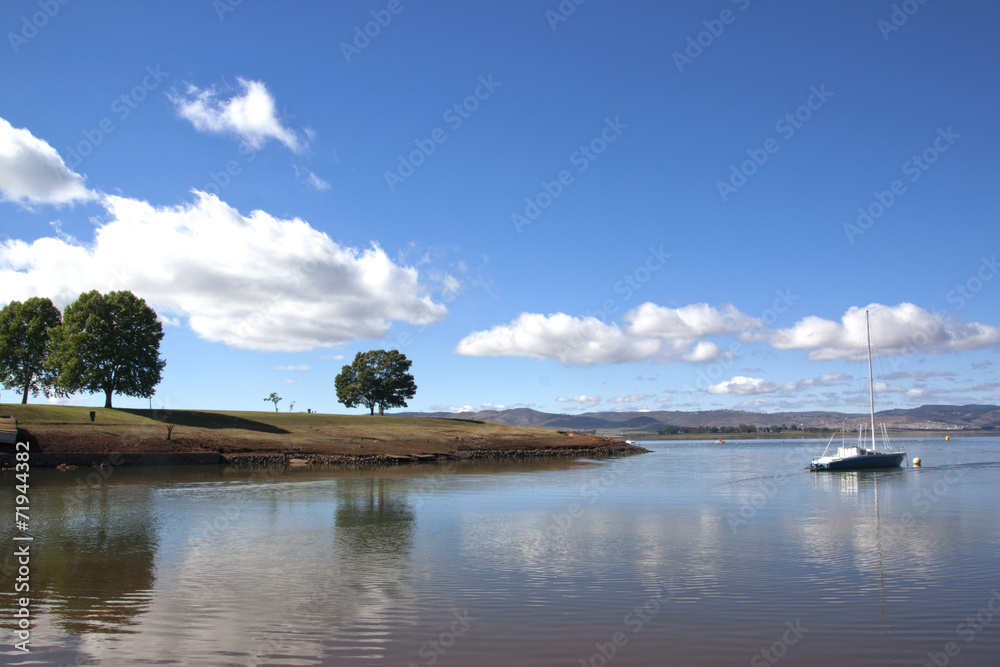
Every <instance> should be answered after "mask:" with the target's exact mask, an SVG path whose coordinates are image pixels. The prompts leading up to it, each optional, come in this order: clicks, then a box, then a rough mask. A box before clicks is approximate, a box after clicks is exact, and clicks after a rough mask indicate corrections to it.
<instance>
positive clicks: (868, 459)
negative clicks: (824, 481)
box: [809, 452, 906, 472]
mask: <svg viewBox="0 0 1000 667" xmlns="http://www.w3.org/2000/svg"><path fill="white" fill-rule="evenodd" d="M904 458H906V453H905V452H888V453H868V454H858V455H857V456H845V457H835V456H829V457H821V458H818V459H816V460H815V461H813V462H812V465H810V466H809V469H810V470H812V471H814V472H827V471H829V472H836V471H838V470H883V469H885V468H898V467H899V466H900V465H902V463H903V459H904Z"/></svg>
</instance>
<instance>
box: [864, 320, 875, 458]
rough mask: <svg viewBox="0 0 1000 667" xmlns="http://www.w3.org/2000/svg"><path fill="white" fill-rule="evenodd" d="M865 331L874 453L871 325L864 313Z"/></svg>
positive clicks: (873, 377) (873, 387) (873, 376)
mask: <svg viewBox="0 0 1000 667" xmlns="http://www.w3.org/2000/svg"><path fill="white" fill-rule="evenodd" d="M865 329H866V331H867V334H868V397H869V398H870V399H871V406H872V451H873V452H874V451H875V374H874V373H872V325H871V322H870V320H869V319H868V311H867V310H866V311H865Z"/></svg>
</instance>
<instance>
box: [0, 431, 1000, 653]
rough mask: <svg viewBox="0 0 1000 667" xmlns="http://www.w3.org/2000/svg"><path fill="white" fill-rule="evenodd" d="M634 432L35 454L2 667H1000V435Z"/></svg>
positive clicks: (9, 507)
mask: <svg viewBox="0 0 1000 667" xmlns="http://www.w3.org/2000/svg"><path fill="white" fill-rule="evenodd" d="M646 445H647V447H649V448H652V449H654V450H655V451H654V452H653V453H651V454H645V455H641V456H634V457H628V458H622V459H609V460H602V461H593V460H577V461H549V462H523V463H502V464H500V463H498V464H482V463H478V464H477V463H473V462H462V463H461V464H441V465H414V466H405V467H395V468H388V469H381V470H374V471H372V470H368V471H361V472H358V471H345V470H338V469H322V470H316V469H282V470H274V471H270V472H262V471H241V470H235V469H232V468H222V467H203V466H200V467H194V466H192V467H176V468H156V469H136V468H133V469H128V468H120V469H114V470H112V471H111V472H110V475H109V476H108V477H107V479H102V480H101V481H100V482H98V481H97V480H98V478H99V476H98V475H96V474H94V473H93V472H92V471H91V470H89V469H79V470H73V471H68V472H57V471H52V470H34V471H32V473H31V488H30V494H31V513H30V514H31V527H32V532H33V533H34V535H35V541H34V542H33V543H32V555H31V565H30V567H31V575H30V576H31V588H32V590H31V599H32V605H33V607H32V609H33V613H34V625H33V629H32V635H31V653H29V654H23V653H20V652H18V651H15V650H14V648H13V635H12V631H11V629H12V628H13V627H14V626H15V625H16V623H15V619H13V617H12V608H13V607H12V599H11V598H12V595H11V594H10V593H9V591H12V590H13V577H14V572H15V571H16V563H15V559H14V556H13V552H14V546H13V545H14V544H15V543H14V541H13V540H12V538H13V535H14V532H13V526H12V525H11V522H9V521H4V522H3V523H2V525H0V531H2V532H0V542H2V543H3V544H5V545H7V546H5V547H3V554H2V560H0V563H2V565H3V577H2V578H3V581H4V586H3V591H4V592H5V595H4V596H3V598H2V602H3V615H2V618H3V636H4V643H3V645H2V647H0V662H5V663H9V664H38V665H141V664H185V665H369V664H373V663H376V662H382V663H385V664H393V665H428V666H429V665H573V666H579V665H592V666H594V667H600V666H602V665H619V664H620V665H663V664H677V665H723V664H750V665H772V664H779V663H780V664H783V665H834V664H849V663H850V664H867V665H872V664H886V665H888V664H893V665H895V664H909V665H923V664H926V663H931V664H933V663H932V659H937V661H938V664H939V665H941V664H949V665H995V664H1000V513H998V511H997V509H998V507H1000V484H998V482H1000V438H956V439H954V440H952V442H950V443H946V442H944V440H943V439H935V440H913V441H909V442H908V443H907V448H908V450H909V452H910V456H911V457H912V456H920V457H921V458H922V459H923V461H924V467H923V468H920V469H913V468H909V469H905V470H899V471H890V472H885V473H860V474H859V473H827V474H817V473H808V472H805V471H804V470H803V468H804V466H805V464H806V463H807V462H808V459H809V458H810V457H811V456H813V455H816V454H818V453H819V451H820V450H822V448H823V446H824V445H825V442H819V441H789V442H787V443H782V442H779V441H770V442H767V441H764V442H761V441H758V442H754V443H740V442H729V443H727V444H725V445H716V444H711V443H703V442H702V443H696V442H676V441H675V442H654V443H646ZM88 475H89V476H90V478H89V484H90V485H89V486H88V485H87V484H86V482H87V480H88ZM0 481H2V483H3V488H2V490H0V499H2V502H3V507H4V508H5V509H4V510H3V511H4V512H7V513H8V514H11V515H12V514H13V512H14V504H15V491H14V488H13V487H14V484H15V480H14V477H13V475H12V474H11V473H3V474H2V475H0ZM948 652H950V653H951V654H952V655H948ZM941 661H944V663H942V662H941Z"/></svg>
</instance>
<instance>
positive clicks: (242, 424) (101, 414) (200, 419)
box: [2, 403, 516, 435]
mask: <svg viewBox="0 0 1000 667" xmlns="http://www.w3.org/2000/svg"><path fill="white" fill-rule="evenodd" d="M2 405H3V406H4V407H6V408H7V409H9V410H10V413H11V416H12V417H14V418H15V419H17V420H18V421H19V422H23V423H24V424H25V425H26V426H30V425H31V424H35V425H63V424H89V423H90V413H91V412H94V413H96V414H95V423H96V424H98V425H101V424H104V425H108V426H119V425H123V426H129V425H134V426H151V425H156V424H177V425H180V426H191V427H194V428H207V429H246V430H252V431H256V430H259V431H264V432H270V433H285V432H288V431H289V430H290V429H297V428H302V427H303V426H305V427H317V428H337V427H340V428H346V427H358V426H364V428H366V429H370V430H372V431H373V432H378V433H384V434H386V435H389V434H392V433H394V432H397V431H400V430H406V431H408V432H412V431H414V430H417V431H421V430H426V431H436V430H440V429H441V428H442V427H450V426H459V427H466V426H468V427H471V428H473V429H475V427H476V426H477V425H478V426H485V425H486V423H485V422H476V421H468V420H458V419H432V418H426V417H392V416H384V417H379V416H369V415H343V414H320V413H317V412H313V413H303V412H273V411H270V412H269V411H267V410H260V411H256V410H255V411H240V410H145V409H142V410H140V409H134V408H111V409H106V408H91V407H79V406H68V405H32V404H28V405H21V404H9V403H7V404H2ZM489 426H496V424H489ZM509 428H516V427H509Z"/></svg>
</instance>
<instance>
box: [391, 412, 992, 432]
mask: <svg viewBox="0 0 1000 667" xmlns="http://www.w3.org/2000/svg"><path fill="white" fill-rule="evenodd" d="M394 414H396V415H398V416H407V417H437V418H447V419H473V420H477V421H486V422H496V423H498V424H508V425H511V426H532V427H536V428H550V429H557V430H568V431H594V430H596V431H601V430H621V431H626V430H627V431H628V432H630V433H636V432H643V433H656V432H658V431H659V430H660V429H661V428H666V427H669V426H677V427H699V426H720V427H722V426H731V427H735V426H739V425H741V424H747V425H753V426H757V427H765V426H773V425H793V424H794V425H796V426H798V427H800V428H832V429H840V428H847V429H855V428H857V425H858V424H861V423H866V422H867V421H868V419H869V416H868V415H867V414H864V413H843V412H772V413H762V412H744V411H742V410H699V411H695V412H682V411H675V410H656V411H651V412H584V413H581V414H577V415H568V414H552V413H547V412H539V411H537V410H532V409H530V408H515V409H510V410H483V411H481V412H457V413H456V412H401V413H394ZM875 418H876V421H877V422H878V423H880V424H885V425H886V427H887V428H894V429H914V430H982V429H994V428H1000V406H996V405H922V406H920V407H919V408H911V409H906V410H904V409H896V410H884V411H881V412H878V413H876V415H875Z"/></svg>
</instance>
